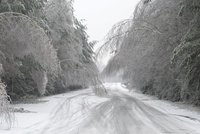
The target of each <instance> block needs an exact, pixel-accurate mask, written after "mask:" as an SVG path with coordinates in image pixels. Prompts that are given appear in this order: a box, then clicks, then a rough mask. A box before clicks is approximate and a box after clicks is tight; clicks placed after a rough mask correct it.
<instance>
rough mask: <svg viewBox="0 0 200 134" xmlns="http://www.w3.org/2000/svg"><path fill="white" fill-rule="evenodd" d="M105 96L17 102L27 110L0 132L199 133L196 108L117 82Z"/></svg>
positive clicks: (83, 93) (84, 92)
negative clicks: (132, 88)
mask: <svg viewBox="0 0 200 134" xmlns="http://www.w3.org/2000/svg"><path fill="white" fill-rule="evenodd" d="M105 86H106V88H107V89H108V94H109V95H108V96H107V97H98V96H95V95H94V93H93V92H92V90H91V89H86V90H81V91H74V92H70V93H65V94H60V95H55V96H50V97H44V98H41V99H40V101H41V103H37V104H18V105H14V107H15V108H24V110H27V111H30V112H28V113H15V123H14V125H13V127H12V128H11V129H10V130H3V129H1V130H0V134H58V133H59V134H133V133H135V134H167V133H168V134H169V133H170V134H200V111H199V109H198V108H195V107H191V106H188V105H184V104H177V103H171V102H168V101H161V100H158V99H156V98H155V97H151V96H146V95H143V94H140V93H138V92H137V91H132V92H129V90H128V89H126V88H124V87H123V86H122V85H121V84H120V83H106V84H105Z"/></svg>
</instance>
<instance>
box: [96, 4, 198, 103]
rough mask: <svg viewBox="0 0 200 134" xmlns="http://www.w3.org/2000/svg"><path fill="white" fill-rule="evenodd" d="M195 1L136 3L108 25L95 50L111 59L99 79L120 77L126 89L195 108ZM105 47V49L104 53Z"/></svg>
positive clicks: (196, 101)
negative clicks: (125, 15)
mask: <svg viewBox="0 0 200 134" xmlns="http://www.w3.org/2000/svg"><path fill="white" fill-rule="evenodd" d="M199 22H200V1H199V0H191V1H188V0H142V1H140V2H139V4H138V5H137V7H136V9H135V11H134V15H133V17H132V18H131V19H128V20H124V21H122V22H119V23H118V24H116V25H114V26H113V28H112V29H111V30H110V32H109V33H108V34H107V38H106V40H105V43H104V45H103V46H102V47H101V48H100V50H99V52H98V53H99V58H100V57H102V55H104V54H105V53H110V55H111V59H110V60H109V62H108V64H107V66H106V67H105V68H104V70H103V71H102V73H101V74H102V77H103V78H107V77H111V78H112V77H115V76H116V74H117V73H119V72H121V73H120V76H117V77H121V78H122V81H123V82H124V83H125V84H126V85H127V86H128V87H129V88H136V89H138V90H141V91H142V92H143V93H145V94H150V95H154V96H157V97H158V98H160V99H167V100H171V101H182V102H185V103H190V104H194V105H200V77H199V71H200V68H199V67H200V58H199V57H200V55H199V54H200V53H199V50H200V33H199V31H200V29H199V28H200V23H199ZM107 49H110V51H109V52H108V51H106V50H107Z"/></svg>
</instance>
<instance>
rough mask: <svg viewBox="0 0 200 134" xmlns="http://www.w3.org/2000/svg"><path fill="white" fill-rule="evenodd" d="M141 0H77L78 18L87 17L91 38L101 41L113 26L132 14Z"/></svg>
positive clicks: (75, 6) (76, 11)
mask: <svg viewBox="0 0 200 134" xmlns="http://www.w3.org/2000/svg"><path fill="white" fill-rule="evenodd" d="M138 2H139V0H75V2H74V9H75V15H76V16H77V17H78V19H85V20H86V21H85V22H84V23H85V24H86V25H87V27H88V30H87V33H88V35H89V36H90V40H97V41H101V40H102V39H103V38H104V36H105V35H106V34H107V32H108V31H109V30H110V29H111V27H112V26H113V25H114V24H115V23H117V22H119V21H121V20H123V19H128V18H129V17H130V16H132V13H133V11H134V8H135V6H136V4H137V3H138Z"/></svg>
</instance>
